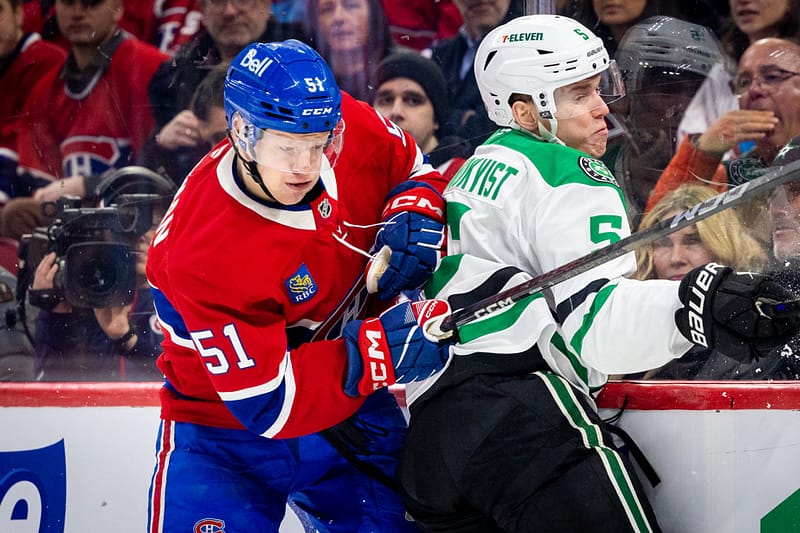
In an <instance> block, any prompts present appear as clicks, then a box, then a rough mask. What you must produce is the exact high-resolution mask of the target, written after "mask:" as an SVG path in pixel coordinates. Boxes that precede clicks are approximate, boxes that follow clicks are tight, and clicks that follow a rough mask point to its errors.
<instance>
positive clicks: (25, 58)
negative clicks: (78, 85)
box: [0, 33, 67, 203]
mask: <svg viewBox="0 0 800 533" xmlns="http://www.w3.org/2000/svg"><path fill="white" fill-rule="evenodd" d="M66 56H67V54H66V52H64V50H63V49H61V48H60V47H58V46H56V45H54V44H52V43H48V42H47V41H44V40H42V38H41V36H40V35H39V34H38V33H29V34H27V35H25V36H24V37H23V38H22V40H20V42H19V44H18V45H17V49H16V50H15V51H14V52H12V53H11V55H10V56H9V57H8V58H6V59H4V60H3V61H0V87H3V98H0V203H2V202H3V201H5V200H7V199H8V196H11V195H12V194H13V193H12V189H11V184H12V181H13V179H14V178H15V177H16V174H17V160H18V155H17V134H18V132H19V131H20V129H21V126H20V118H21V115H22V109H23V107H24V105H25V100H26V99H27V98H28V95H29V94H30V93H31V89H32V88H33V86H34V85H35V84H36V83H37V82H38V81H39V80H40V79H41V78H42V77H43V76H44V75H45V73H46V72H47V71H49V70H54V69H58V67H59V66H60V65H61V64H62V63H63V62H64V58H65V57H66Z"/></svg>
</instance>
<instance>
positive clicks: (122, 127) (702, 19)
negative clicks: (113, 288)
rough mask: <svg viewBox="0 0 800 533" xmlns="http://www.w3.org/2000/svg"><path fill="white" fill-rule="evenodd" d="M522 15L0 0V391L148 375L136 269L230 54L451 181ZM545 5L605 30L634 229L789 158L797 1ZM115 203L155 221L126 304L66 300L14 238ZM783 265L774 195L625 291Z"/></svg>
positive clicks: (485, 10)
mask: <svg viewBox="0 0 800 533" xmlns="http://www.w3.org/2000/svg"><path fill="white" fill-rule="evenodd" d="M526 3H529V2H525V1H524V0H492V1H482V2H476V1H473V0H436V1H434V0H415V1H410V0H409V1H403V2H399V1H394V0H161V1H155V0H150V1H144V0H54V1H51V2H45V1H38V0H35V1H34V0H0V93H1V94H2V97H0V304H2V306H3V307H2V309H4V311H5V319H6V323H5V325H4V327H3V328H1V329H0V381H7V380H15V381H29V380H45V381H47V380H49V381H54V380H145V379H148V380H149V379H159V377H160V375H159V373H158V371H157V369H156V367H155V356H156V355H157V353H158V342H159V341H160V339H161V338H162V336H161V333H160V330H159V327H158V324H157V320H156V319H155V316H154V314H153V313H152V312H150V311H148V310H147V309H149V308H152V301H151V298H152V297H150V296H149V291H148V290H147V287H146V281H145V280H144V278H143V275H142V271H141V262H142V258H146V257H147V246H146V243H147V242H149V239H151V238H152V235H153V231H154V230H155V224H156V223H157V222H158V218H159V217H160V216H161V215H163V213H164V210H165V209H166V206H167V205H169V200H170V198H171V195H172V194H174V191H175V189H177V187H179V186H180V184H181V182H182V180H183V179H184V177H185V176H186V175H187V174H188V173H189V172H190V171H191V169H192V168H193V167H194V165H195V164H196V163H197V162H198V161H199V160H200V159H201V158H202V156H203V155H204V154H205V153H207V152H208V151H209V150H210V149H212V148H213V147H214V146H215V145H217V144H219V143H221V142H227V141H226V139H227V136H228V133H227V122H226V117H225V110H224V107H223V82H224V79H225V75H226V69H227V65H228V63H229V62H230V61H231V59H232V58H233V57H234V56H236V54H238V53H239V52H240V51H241V50H242V49H244V48H245V47H246V45H248V44H249V43H251V42H253V41H264V42H269V41H280V40H285V39H289V38H294V39H298V40H301V41H304V42H306V43H308V44H309V45H311V46H312V47H314V48H315V49H316V50H317V51H319V53H320V54H321V55H322V56H323V57H324V58H325V60H326V61H327V63H328V64H329V65H330V67H331V70H332V71H333V73H334V75H335V77H336V81H337V83H338V84H339V86H340V87H341V89H342V90H344V91H346V92H348V93H350V94H352V95H353V96H355V97H356V98H358V99H360V100H363V101H366V102H369V103H370V104H372V105H373V107H374V108H375V110H376V111H377V112H378V113H380V114H381V115H382V116H384V117H385V118H386V119H388V120H391V121H392V122H393V123H394V124H396V125H397V126H398V127H400V128H402V129H404V130H406V131H408V132H409V133H410V134H411V136H412V137H413V138H414V140H415V141H416V142H417V144H418V145H419V146H420V147H421V149H422V151H423V153H425V154H426V156H427V157H428V158H429V161H430V162H431V163H432V164H433V165H434V166H435V167H436V168H437V169H438V170H439V171H440V172H441V173H442V175H444V176H445V177H446V178H448V179H449V178H451V177H452V176H453V175H454V174H455V173H456V172H457V171H458V169H459V168H460V167H461V165H462V164H463V163H464V161H465V160H466V159H467V158H468V157H469V156H470V155H471V154H472V151H473V150H474V149H475V147H477V146H479V145H480V144H482V143H483V142H484V141H486V140H487V139H488V138H489V137H490V136H491V135H492V133H493V132H494V131H495V130H496V126H495V125H494V122H493V121H492V120H490V119H489V116H488V114H487V112H486V110H485V108H484V104H483V101H482V100H481V96H480V93H479V90H478V85H477V82H476V79H475V74H474V68H473V62H474V59H475V53H476V50H477V47H478V45H479V43H480V42H481V40H482V39H483V38H484V37H485V36H486V35H487V34H488V33H489V32H490V31H491V30H492V29H493V28H495V27H497V26H498V25H500V24H502V23H504V22H507V21H509V20H511V19H513V18H515V17H518V16H520V15H523V14H525V9H526ZM555 4H556V5H557V11H558V13H559V14H561V15H565V16H570V17H572V18H575V19H577V20H579V21H581V22H582V23H583V24H584V25H586V26H587V27H588V28H591V29H592V31H594V32H595V33H596V34H597V35H598V36H600V37H601V38H602V39H603V41H604V43H605V45H606V47H607V49H608V51H609V54H610V55H611V56H612V57H615V58H616V60H617V63H618V65H619V67H620V72H621V74H622V76H623V81H624V83H625V86H626V92H627V95H626V97H625V98H623V99H621V100H619V101H618V102H616V103H614V104H613V105H612V106H611V114H610V115H609V116H608V117H607V118H606V122H607V124H608V128H609V146H608V150H607V152H606V153H605V155H604V156H603V157H602V160H603V162H604V163H605V164H606V165H607V166H608V168H609V169H610V170H611V171H612V173H613V174H614V176H615V177H616V179H617V181H618V183H619V184H620V187H621V188H622V193H623V194H624V196H625V200H626V205H627V207H628V215H629V220H630V222H631V225H632V226H633V227H635V228H638V229H639V230H644V229H646V228H648V227H651V226H652V225H654V224H656V223H659V222H662V221H664V220H667V219H669V218H670V217H672V216H674V215H675V214H676V213H678V212H680V211H683V210H685V209H689V208H691V207H693V206H695V205H696V204H698V203H702V202H704V201H707V200H709V199H710V198H713V196H714V195H715V194H717V193H719V192H721V191H724V190H726V189H728V188H729V187H733V186H736V185H739V184H741V183H744V182H745V181H747V180H750V179H754V178H757V177H759V176H762V175H764V173H765V172H768V171H770V170H771V169H775V168H780V167H781V166H782V165H784V166H785V165H786V164H787V163H789V162H791V161H794V160H796V159H797V158H798V156H797V153H800V141H798V139H800V4H798V0H764V1H761V2H753V1H750V0H683V1H667V0H624V1H623V0H615V1H614V2H611V1H605V0H568V1H559V2H557V3H555ZM531 38H535V36H531ZM364 157H369V148H368V147H364ZM129 167H132V168H134V169H135V170H134V171H133V175H135V176H136V179H134V181H135V182H136V183H138V184H139V185H137V186H136V187H132V188H128V189H125V191H124V192H123V193H122V196H123V198H122V199H120V195H119V191H118V190H116V189H114V191H113V192H114V193H115V194H110V193H109V190H108V187H109V183H111V182H114V180H115V179H123V178H124V179H131V178H130V175H131V174H125V175H124V176H123V178H120V176H119V175H118V174H117V172H118V171H119V170H120V169H124V168H129ZM154 175H155V176H157V177H155V178H154V177H153V176H154ZM126 176H127V177H126ZM126 194H127V195H130V194H144V195H146V196H147V198H146V199H145V200H141V201H142V202H144V203H148V202H149V203H148V205H149V207H148V210H147V214H148V215H152V216H153V217H154V218H153V220H152V222H153V224H151V225H148V226H147V228H146V229H145V231H144V232H143V233H142V232H140V233H139V234H137V235H135V236H133V237H132V236H131V235H128V236H127V237H126V238H127V241H126V242H127V246H128V249H129V253H130V255H131V256H132V257H134V259H133V261H134V262H133V263H132V264H135V265H136V266H135V267H134V271H135V272H134V275H135V278H136V282H135V298H134V300H133V301H126V302H114V304H113V305H103V306H94V307H93V306H91V305H89V306H85V307H84V306H81V305H74V301H75V300H74V299H73V301H72V302H70V301H69V300H70V299H69V298H67V297H65V295H64V294H63V287H61V288H59V287H58V285H59V283H61V284H63V283H64V280H63V277H64V275H63V270H64V269H65V259H64V257H63V255H64V254H65V253H66V251H65V250H56V251H54V252H51V253H46V254H44V255H43V256H42V255H41V254H40V255H27V256H26V255H25V254H29V253H30V250H31V249H32V247H33V245H32V244H31V240H30V235H32V234H37V232H38V233H39V234H45V235H49V238H51V239H52V238H53V237H54V236H53V235H52V231H51V232H49V233H48V231H47V229H49V228H52V227H53V225H54V224H58V223H59V222H63V219H64V211H63V209H64V204H63V202H61V203H60V204H59V202H60V199H62V198H64V197H65V196H67V197H71V198H74V202H77V203H78V205H79V206H80V207H79V208H78V207H76V208H75V209H78V210H80V209H86V210H89V212H94V211H92V210H102V209H105V208H109V206H112V205H113V206H116V208H117V209H118V210H119V211H120V212H123V211H125V209H126V208H123V207H120V206H123V205H125V202H126V201H128V200H126V199H125V198H124V197H125V195H126ZM156 197H157V199H156ZM151 226H152V227H151ZM123 240H124V239H123ZM34 241H35V239H34ZM9 250H10V251H11V252H12V253H11V254H9V253H7V252H8V251H9ZM17 254H19V258H16V257H15V256H16V255H17ZM9 256H11V259H9ZM33 257H35V258H36V261H37V264H25V259H26V258H33ZM797 257H800V186H798V185H789V186H786V187H780V188H778V189H776V190H775V191H773V193H772V194H771V195H765V196H763V197H758V198H754V199H753V200H752V201H750V202H747V203H745V204H744V205H742V206H739V207H736V208H734V209H730V210H727V211H725V212H724V213H722V214H720V215H718V216H715V217H713V218H710V219H707V220H705V221H703V222H700V223H698V224H697V225H696V226H693V227H690V228H687V229H684V230H682V231H680V232H676V233H674V234H672V235H670V236H668V237H664V238H661V239H659V240H657V241H655V242H654V243H652V244H650V245H647V246H645V247H643V248H642V249H641V250H639V251H638V252H637V258H638V264H639V269H638V271H637V272H636V273H635V274H633V277H635V278H638V279H653V278H663V279H679V278H680V277H681V276H683V275H685V274H686V273H687V272H688V271H689V270H691V269H692V268H694V267H696V266H698V265H700V264H704V263H706V262H708V261H717V262H720V263H724V264H727V265H729V266H731V267H734V268H735V269H738V270H754V271H769V272H772V273H773V274H774V275H775V276H784V278H785V279H786V280H788V281H789V282H790V284H793V285H794V288H795V290H796V291H798V292H800V279H795V278H797V277H798V276H800V275H793V274H792V273H793V272H795V271H796V270H797V268H798V265H797V263H798V261H797ZM59 271H61V272H62V274H61V275H60V276H61V280H60V281H59V274H58V272H59ZM19 284H24V287H19V288H17V287H15V285H19ZM20 289H22V290H20ZM8 294H11V297H7V295H8ZM20 295H21V298H22V301H16V300H19V298H20ZM15 301H16V304H15V305H14V303H15ZM9 302H11V303H9ZM23 330H24V332H25V334H24V335H21V334H20V331H23ZM798 350H800V343H798V345H797V346H794V344H791V343H790V344H789V345H787V346H786V348H785V350H783V351H781V352H780V353H778V352H776V353H774V354H772V356H771V357H769V358H766V359H765V360H764V361H760V362H757V363H753V364H751V365H746V364H740V363H736V362H734V361H731V360H727V359H726V358H725V357H724V356H722V355H719V354H713V353H711V354H709V353H707V352H704V351H701V350H695V351H693V352H692V353H691V354H690V355H687V356H686V357H684V358H683V359H681V360H680V361H675V362H674V363H673V364H670V365H667V366H665V367H663V368H661V369H659V370H655V371H651V372H649V373H648V374H646V375H639V376H628V377H635V378H645V379H800V352H798ZM795 353H798V355H797V356H795Z"/></svg>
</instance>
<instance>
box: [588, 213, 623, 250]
mask: <svg viewBox="0 0 800 533" xmlns="http://www.w3.org/2000/svg"><path fill="white" fill-rule="evenodd" d="M621 229H622V217H621V216H619V215H595V216H593V217H590V218H589V232H590V236H591V239H592V242H593V243H595V244H600V243H601V242H606V241H607V242H608V243H609V244H614V243H615V242H617V241H618V240H620V238H621V237H620V236H619V230H621Z"/></svg>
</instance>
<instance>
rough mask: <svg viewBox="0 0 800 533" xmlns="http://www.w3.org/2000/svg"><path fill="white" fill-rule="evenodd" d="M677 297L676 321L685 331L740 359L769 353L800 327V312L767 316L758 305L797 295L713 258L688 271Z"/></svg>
mask: <svg viewBox="0 0 800 533" xmlns="http://www.w3.org/2000/svg"><path fill="white" fill-rule="evenodd" d="M678 297H679V298H680V300H681V302H683V307H682V308H681V309H679V310H678V311H676V312H675V322H676V324H677V326H678V330H679V331H680V332H681V334H683V336H684V337H686V338H687V339H689V340H691V341H692V342H694V343H695V344H698V345H700V346H704V347H706V348H713V349H715V350H717V351H718V352H720V353H722V354H723V355H727V356H728V357H730V358H732V359H735V360H737V361H740V362H750V361H755V360H758V359H760V358H762V357H764V356H765V355H767V354H768V353H769V352H770V351H772V350H773V349H775V348H778V347H780V346H782V345H784V344H786V343H787V342H788V341H789V340H790V339H791V338H792V337H793V336H794V335H795V334H796V333H797V331H798V329H800V313H793V314H792V313H788V314H783V315H781V316H768V315H767V314H765V313H763V312H762V311H761V310H760V309H759V306H758V303H759V302H762V301H769V302H773V303H780V302H786V301H789V300H793V299H794V298H795V295H794V294H792V292H790V291H789V290H787V289H785V288H784V287H783V286H781V285H779V284H778V283H776V282H775V281H773V280H772V279H771V278H769V277H768V276H764V275H762V274H755V273H751V272H734V271H733V270H732V269H730V268H729V267H726V266H722V265H718V264H716V263H709V264H707V265H703V266H700V267H697V268H695V269H694V270H692V271H691V272H689V273H688V274H686V276H685V277H684V278H683V280H682V281H681V284H680V286H679V288H678Z"/></svg>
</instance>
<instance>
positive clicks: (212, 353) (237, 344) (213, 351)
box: [190, 324, 256, 375]
mask: <svg viewBox="0 0 800 533" xmlns="http://www.w3.org/2000/svg"><path fill="white" fill-rule="evenodd" d="M190 335H191V336H192V341H194V346H195V348H197V351H198V352H200V356H201V357H205V358H209V359H213V361H209V362H207V363H206V368H207V369H208V371H209V372H210V373H212V374H215V375H216V374H225V373H227V372H228V370H230V368H231V365H230V363H229V362H228V358H227V357H225V352H224V351H223V350H222V349H220V348H218V347H217V346H209V347H206V346H203V341H204V340H207V339H213V338H214V332H213V331H211V330H210V329H204V330H200V331H192V332H191V333H190ZM222 335H223V336H224V337H225V338H226V339H227V343H230V345H231V347H232V348H233V352H234V353H235V354H236V366H238V367H239V368H240V369H245V368H250V367H251V366H255V365H256V362H255V361H254V360H253V359H251V358H250V356H249V355H247V352H245V350H244V346H242V341H241V339H239V332H238V331H236V326H235V325H233V324H227V325H226V326H225V327H223V328H222Z"/></svg>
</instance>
